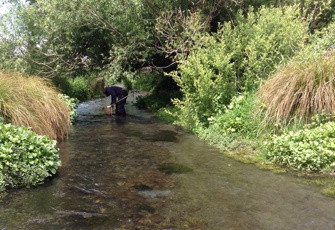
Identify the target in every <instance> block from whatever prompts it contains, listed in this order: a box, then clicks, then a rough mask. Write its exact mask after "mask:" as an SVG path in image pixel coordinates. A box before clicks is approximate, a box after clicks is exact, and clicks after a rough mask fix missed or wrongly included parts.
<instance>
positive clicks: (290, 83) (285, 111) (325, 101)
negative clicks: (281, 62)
mask: <svg viewBox="0 0 335 230" xmlns="http://www.w3.org/2000/svg"><path fill="white" fill-rule="evenodd" d="M334 79H335V52H334V51H332V52H328V53H327V55H324V56H319V57H318V58H316V59H314V60H310V61H308V62H304V63H303V62H296V63H291V64H288V65H286V66H285V67H283V68H282V69H281V70H280V71H279V72H277V73H276V74H275V75H274V76H272V77H271V78H269V79H268V80H267V81H266V82H265V83H264V84H263V85H262V86H261V87H260V89H259V90H258V92H257V95H258V96H259V98H260V99H261V102H262V103H263V105H265V106H264V107H263V109H262V111H263V112H264V115H265V120H266V121H271V122H273V123H275V124H279V125H285V124H289V123H291V122H296V121H299V122H300V121H302V122H308V121H309V120H310V118H311V117H312V116H314V115H316V114H322V113H323V112H326V113H328V114H334V111H335V82H334Z"/></svg>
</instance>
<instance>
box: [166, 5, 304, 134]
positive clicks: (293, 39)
mask: <svg viewBox="0 0 335 230" xmlns="http://www.w3.org/2000/svg"><path fill="white" fill-rule="evenodd" d="M297 15H299V9H298V7H291V6H290V7H283V8H261V9H260V10H259V11H258V12H257V13H254V12H253V11H252V9H251V10H250V11H249V13H248V15H247V16H243V14H242V13H240V14H239V15H238V16H237V19H236V22H234V24H235V26H234V27H233V26H232V23H225V24H224V25H223V26H222V27H221V28H220V29H219V31H218V34H217V35H216V36H212V35H207V34H203V35H201V36H199V35H197V36H198V37H199V39H198V40H196V42H197V44H196V45H195V47H194V48H193V49H192V52H191V53H190V55H189V56H188V59H187V60H186V61H184V62H182V63H181V64H180V65H179V69H178V71H175V72H173V73H172V74H171V75H172V77H173V78H174V80H175V81H176V82H177V83H178V85H179V86H180V88H181V91H182V93H183V95H184V98H183V100H175V101H174V103H175V105H176V106H177V107H178V108H179V109H180V113H179V114H180V117H181V118H182V120H181V125H185V126H188V127H190V128H191V129H193V128H194V127H196V126H197V124H203V125H204V126H205V127H206V126H208V124H209V122H208V118H210V117H212V116H214V115H215V114H217V113H220V111H223V110H224V109H225V107H226V106H227V105H229V103H230V100H231V98H232V97H234V96H236V95H238V94H239V93H241V92H244V91H249V90H253V89H255V88H258V86H259V84H260V82H261V81H262V80H263V79H266V78H267V77H268V76H269V75H270V74H271V73H272V72H273V71H274V70H275V69H276V68H277V66H278V65H280V64H282V63H285V62H287V61H288V60H289V58H291V57H292V56H293V55H294V54H296V52H298V51H299V50H301V49H302V47H303V46H304V44H305V41H306V39H307V38H308V36H309V33H308V23H307V22H306V21H304V20H303V19H302V18H299V17H297Z"/></svg>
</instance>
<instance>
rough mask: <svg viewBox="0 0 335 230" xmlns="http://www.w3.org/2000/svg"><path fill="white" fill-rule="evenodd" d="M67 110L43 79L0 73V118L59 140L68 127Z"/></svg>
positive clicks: (68, 116)
mask: <svg viewBox="0 0 335 230" xmlns="http://www.w3.org/2000/svg"><path fill="white" fill-rule="evenodd" d="M70 112H71V111H70V109H69V107H68V106H67V105H66V103H65V102H64V101H63V100H62V99H61V98H60V97H59V96H58V91H57V89H56V88H55V87H54V86H53V85H52V84H51V82H50V81H49V80H47V79H42V78H38V77H23V76H22V75H20V74H18V73H13V72H0V116H1V117H3V119H4V122H6V123H12V124H14V125H17V126H21V125H23V126H27V127H31V129H32V130H33V131H34V132H35V133H37V134H39V135H47V136H49V137H50V138H52V139H62V138H64V137H65V135H66V134H67V133H68V130H69V126H70Z"/></svg>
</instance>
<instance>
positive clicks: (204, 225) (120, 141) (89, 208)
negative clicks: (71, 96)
mask: <svg viewBox="0 0 335 230" xmlns="http://www.w3.org/2000/svg"><path fill="white" fill-rule="evenodd" d="M135 97H136V93H133V94H131V95H130V97H129V100H128V103H127V106H126V109H127V112H128V114H129V116H127V117H126V118H121V117H116V116H107V115H105V114H104V111H103V109H102V108H103V106H104V105H107V104H108V103H109V99H100V100H93V101H88V102H84V103H81V104H80V105H79V107H78V121H77V122H76V123H75V124H74V125H73V127H72V128H71V131H70V133H69V136H68V138H67V139H66V140H65V141H63V142H61V143H59V148H60V151H61V160H62V166H61V167H60V168H59V170H58V173H57V175H56V176H55V177H53V178H51V179H49V180H47V181H46V183H45V184H43V185H40V186H37V187H34V188H27V189H18V190H13V191H10V192H9V193H8V195H7V196H6V197H5V198H4V199H3V200H2V202H1V204H0V205H1V206H0V229H1V230H17V229H29V230H35V229H36V230H41V229H43V230H44V229H45V230H53V229H55V230H61V229H64V230H65V229H66V230H67V229H69V230H72V229H73V230H80V229H83V230H84V229H92V230H95V229H97V230H104V229H106V230H109V229H110V230H128V229H129V230H136V229H138V230H140V229H152V230H182V229H185V230H186V229H192V230H193V229H194V230H195V229H199V230H230V229H231V230H241V229H246V230H254V229H255V230H263V229H264V230H272V229H273V230H277V229H278V230H285V229H287V230H293V229H294V230H298V229H304V230H308V229H316V230H330V229H335V199H332V198H329V197H326V196H323V195H322V194H321V193H320V191H319V189H318V188H317V187H315V186H312V185H307V184H305V183H303V182H302V181H301V180H300V179H299V178H296V177H293V176H290V175H286V174H276V173H274V172H271V171H266V170H261V169H258V168H257V167H255V166H254V165H252V164H244V163H241V162H238V161H235V160H233V159H231V158H229V157H227V156H225V155H224V154H222V153H221V152H220V151H219V150H217V149H216V148H213V147H210V146H208V145H207V144H206V143H204V142H202V141H200V140H199V139H198V138H197V137H196V136H194V135H192V134H190V133H188V132H187V131H185V130H183V129H182V128H180V127H176V126H173V125H170V124H166V123H164V122H160V121H158V120H156V119H155V118H154V117H153V116H152V115H151V114H149V113H146V112H145V111H142V110H138V109H137V108H136V107H135V106H133V104H132V102H133V101H134V100H135Z"/></svg>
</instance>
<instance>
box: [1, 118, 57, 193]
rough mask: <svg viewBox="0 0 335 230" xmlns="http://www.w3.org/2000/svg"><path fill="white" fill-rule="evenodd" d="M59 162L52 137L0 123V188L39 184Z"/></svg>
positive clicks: (54, 169)
mask: <svg viewBox="0 0 335 230" xmlns="http://www.w3.org/2000/svg"><path fill="white" fill-rule="evenodd" d="M60 165H61V162H60V159H59V149H58V148H56V141H55V140H51V139H50V138H49V137H47V136H40V135H37V134H36V133H34V132H33V131H31V130H30V129H28V128H26V127H23V126H22V127H16V126H13V125H11V124H2V123H0V191H1V190H4V189H5V188H14V187H21V186H32V185H37V184H40V183H42V182H43V181H44V180H45V179H46V178H47V177H49V176H52V175H53V174H55V173H56V170H57V169H58V167H59V166H60Z"/></svg>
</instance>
